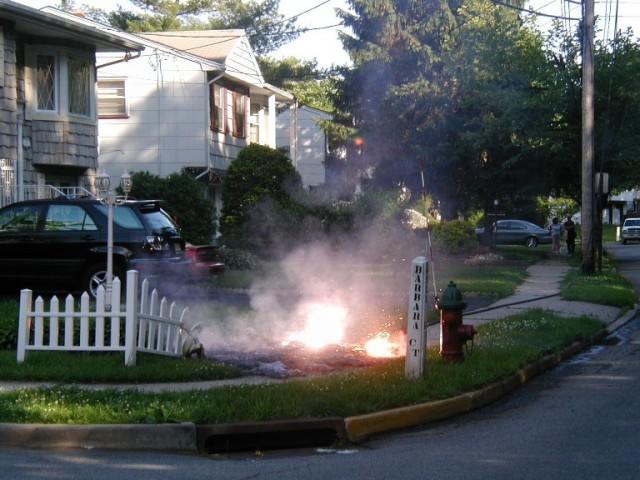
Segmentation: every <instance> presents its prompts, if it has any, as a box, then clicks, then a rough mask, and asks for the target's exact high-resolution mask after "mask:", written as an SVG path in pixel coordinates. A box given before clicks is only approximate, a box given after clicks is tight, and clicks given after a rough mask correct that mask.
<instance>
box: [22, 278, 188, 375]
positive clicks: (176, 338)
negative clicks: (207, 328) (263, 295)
mask: <svg viewBox="0 0 640 480" xmlns="http://www.w3.org/2000/svg"><path fill="white" fill-rule="evenodd" d="M120 290H121V283H120V279H118V278H117V277H116V278H114V280H113V291H112V302H111V309H110V310H108V309H106V308H105V303H106V302H105V300H106V298H105V297H106V292H105V290H104V288H103V287H100V288H99V289H98V294H97V296H96V300H95V303H94V304H93V305H92V302H91V301H90V300H91V298H90V296H89V294H88V293H87V292H84V293H83V294H82V296H81V297H80V306H79V310H76V299H75V298H74V297H73V296H72V295H68V296H67V297H66V299H65V305H64V309H62V310H61V309H60V304H59V300H58V298H57V297H55V296H54V297H52V298H51V300H50V302H49V306H48V308H47V307H46V306H45V302H44V300H43V299H42V297H38V298H37V299H36V300H35V302H33V298H32V296H33V292H32V291H31V290H28V289H25V290H22V291H21V293H20V313H19V319H18V348H17V361H18V363H22V362H23V361H24V360H25V358H26V354H27V351H29V350H54V351H56V350H57V351H88V352H95V351H122V352H124V361H125V364H126V365H135V363H136V353H137V352H149V353H156V354H161V355H169V356H173V357H180V356H182V355H183V348H185V349H193V347H197V346H199V344H198V342H197V340H196V339H195V337H194V336H193V335H192V334H191V332H190V331H189V330H188V329H187V328H186V327H185V325H184V321H185V319H186V316H187V314H188V312H189V309H188V308H184V309H182V310H181V311H178V308H177V306H176V304H175V302H173V303H171V304H169V301H168V300H167V299H166V298H162V299H160V298H159V294H158V291H157V290H156V289H154V290H153V291H151V292H149V282H148V281H147V280H146V279H145V280H144V281H143V282H142V285H141V286H140V287H139V286H138V272H137V271H135V270H130V271H129V272H127V292H126V301H125V305H121V301H120V298H121V297H120ZM184 353H185V354H187V353H191V352H184Z"/></svg>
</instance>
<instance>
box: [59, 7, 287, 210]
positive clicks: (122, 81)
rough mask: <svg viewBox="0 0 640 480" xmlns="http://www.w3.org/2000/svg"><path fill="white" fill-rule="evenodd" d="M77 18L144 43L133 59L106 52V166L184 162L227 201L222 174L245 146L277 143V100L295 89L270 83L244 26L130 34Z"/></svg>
mask: <svg viewBox="0 0 640 480" xmlns="http://www.w3.org/2000/svg"><path fill="white" fill-rule="evenodd" d="M58 14H59V15H62V16H65V17H66V18H69V19H71V18H73V17H74V16H73V15H71V14H64V13H62V12H58ZM77 21H78V22H82V23H84V24H93V25H94V26H95V28H96V29H99V30H102V31H108V32H110V33H112V34H113V35H118V36H121V37H122V38H127V39H134V40H136V41H138V42H140V43H141V44H142V45H144V47H145V49H144V52H143V53H142V54H141V55H139V56H132V57H131V58H130V59H129V60H128V61H127V62H119V61H117V60H118V58H117V57H116V56H113V55H109V54H101V55H99V56H98V75H97V81H98V114H99V148H100V157H99V164H100V168H104V169H105V170H106V171H107V173H108V174H109V175H110V176H111V177H112V178H113V177H115V178H119V177H120V175H122V173H123V172H124V171H125V170H126V171H127V172H130V173H131V172H136V171H146V172H149V173H151V174H154V175H159V176H162V177H164V176H167V175H170V174H171V173H174V172H179V171H181V170H183V169H186V170H187V171H189V172H191V173H192V174H193V175H194V176H195V177H196V178H197V179H198V180H199V181H200V182H202V184H203V187H204V190H205V192H206V194H207V196H209V197H210V198H212V199H214V201H215V204H216V206H217V207H218V208H220V207H221V206H222V205H221V200H220V188H219V185H220V178H221V174H222V172H223V171H224V170H226V169H227V168H228V166H229V165H230V163H231V162H232V161H233V160H234V159H235V158H236V157H237V155H238V152H239V151H240V150H241V149H242V148H244V147H245V146H247V145H248V144H250V143H260V144H262V145H266V146H269V147H272V148H276V106H277V104H278V103H279V102H284V103H292V102H293V96H292V95H291V94H289V93H287V92H284V91H282V90H280V89H278V88H276V87H274V86H272V85H269V84H267V83H265V81H264V78H263V77H262V73H261V72H260V68H259V66H258V63H257V61H256V58H255V55H254V54H253V51H252V49H251V46H250V44H249V41H248V39H247V37H246V34H245V32H244V30H198V31H176V32H153V33H144V34H143V33H140V34H130V33H126V32H122V31H120V30H118V29H115V28H113V27H109V26H105V25H101V24H97V23H95V22H91V21H90V20H87V19H84V18H78V19H77Z"/></svg>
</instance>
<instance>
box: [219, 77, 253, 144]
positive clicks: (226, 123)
mask: <svg viewBox="0 0 640 480" xmlns="http://www.w3.org/2000/svg"><path fill="white" fill-rule="evenodd" d="M248 102H249V91H248V89H246V88H241V87H235V88H231V87H226V86H224V85H222V84H216V83H214V84H213V85H211V90H210V94H209V103H210V114H211V119H210V121H211V129H212V130H215V131H218V132H223V133H231V134H232V135H233V136H234V137H240V138H246V137H247V118H248V115H247V111H248V108H247V104H248Z"/></svg>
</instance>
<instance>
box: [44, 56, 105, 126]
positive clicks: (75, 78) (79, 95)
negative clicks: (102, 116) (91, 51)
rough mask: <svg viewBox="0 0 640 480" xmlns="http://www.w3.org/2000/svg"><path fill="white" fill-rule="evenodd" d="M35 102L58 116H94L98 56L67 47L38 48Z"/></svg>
mask: <svg viewBox="0 0 640 480" xmlns="http://www.w3.org/2000/svg"><path fill="white" fill-rule="evenodd" d="M33 65H34V78H33V84H34V85H33V86H34V96H35V99H34V105H35V106H36V109H37V111H39V112H42V113H53V114H56V115H77V116H83V117H92V113H93V111H94V107H93V103H94V102H93V93H94V81H93V77H94V72H93V70H94V69H93V65H94V59H93V57H92V56H90V55H84V54H82V53H75V52H73V51H71V50H67V49H64V48H61V49H54V48H49V47H34V60H33Z"/></svg>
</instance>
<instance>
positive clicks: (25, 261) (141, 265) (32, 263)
mask: <svg viewBox="0 0 640 480" xmlns="http://www.w3.org/2000/svg"><path fill="white" fill-rule="evenodd" d="M107 208H108V207H107V206H106V205H104V204H103V203H101V202H100V201H99V200H96V199H89V198H84V199H71V198H64V197H62V198H58V199H47V200H30V201H24V202H18V203H14V204H11V205H8V206H6V207H4V208H2V209H0V288H2V289H4V290H6V289H8V288H11V289H16V288H32V289H40V290H46V291H57V290H63V289H65V290H74V289H77V288H79V289H81V290H84V291H88V292H90V293H92V294H94V295H95V292H96V291H97V288H98V286H99V285H101V284H103V283H104V282H105V281H106V274H107V272H106V259H107V230H108V210H107ZM184 250H185V242H184V240H183V239H182V237H181V236H180V232H179V230H178V227H177V226H176V224H175V223H174V222H173V221H172V220H171V218H170V217H169V215H167V214H166V213H165V212H164V210H162V208H161V207H160V202H158V201H155V200H143V201H127V202H124V203H123V204H121V205H117V206H115V207H114V209H113V273H114V275H115V276H117V277H119V278H120V279H121V280H122V281H123V282H124V280H125V272H126V271H127V270H131V269H135V270H138V271H139V272H140V276H141V277H143V278H145V277H146V278H152V277H157V276H160V275H162V276H165V277H166V276H167V275H172V276H183V275H189V274H190V268H191V263H192V262H191V260H190V259H189V258H187V257H185V254H184Z"/></svg>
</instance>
